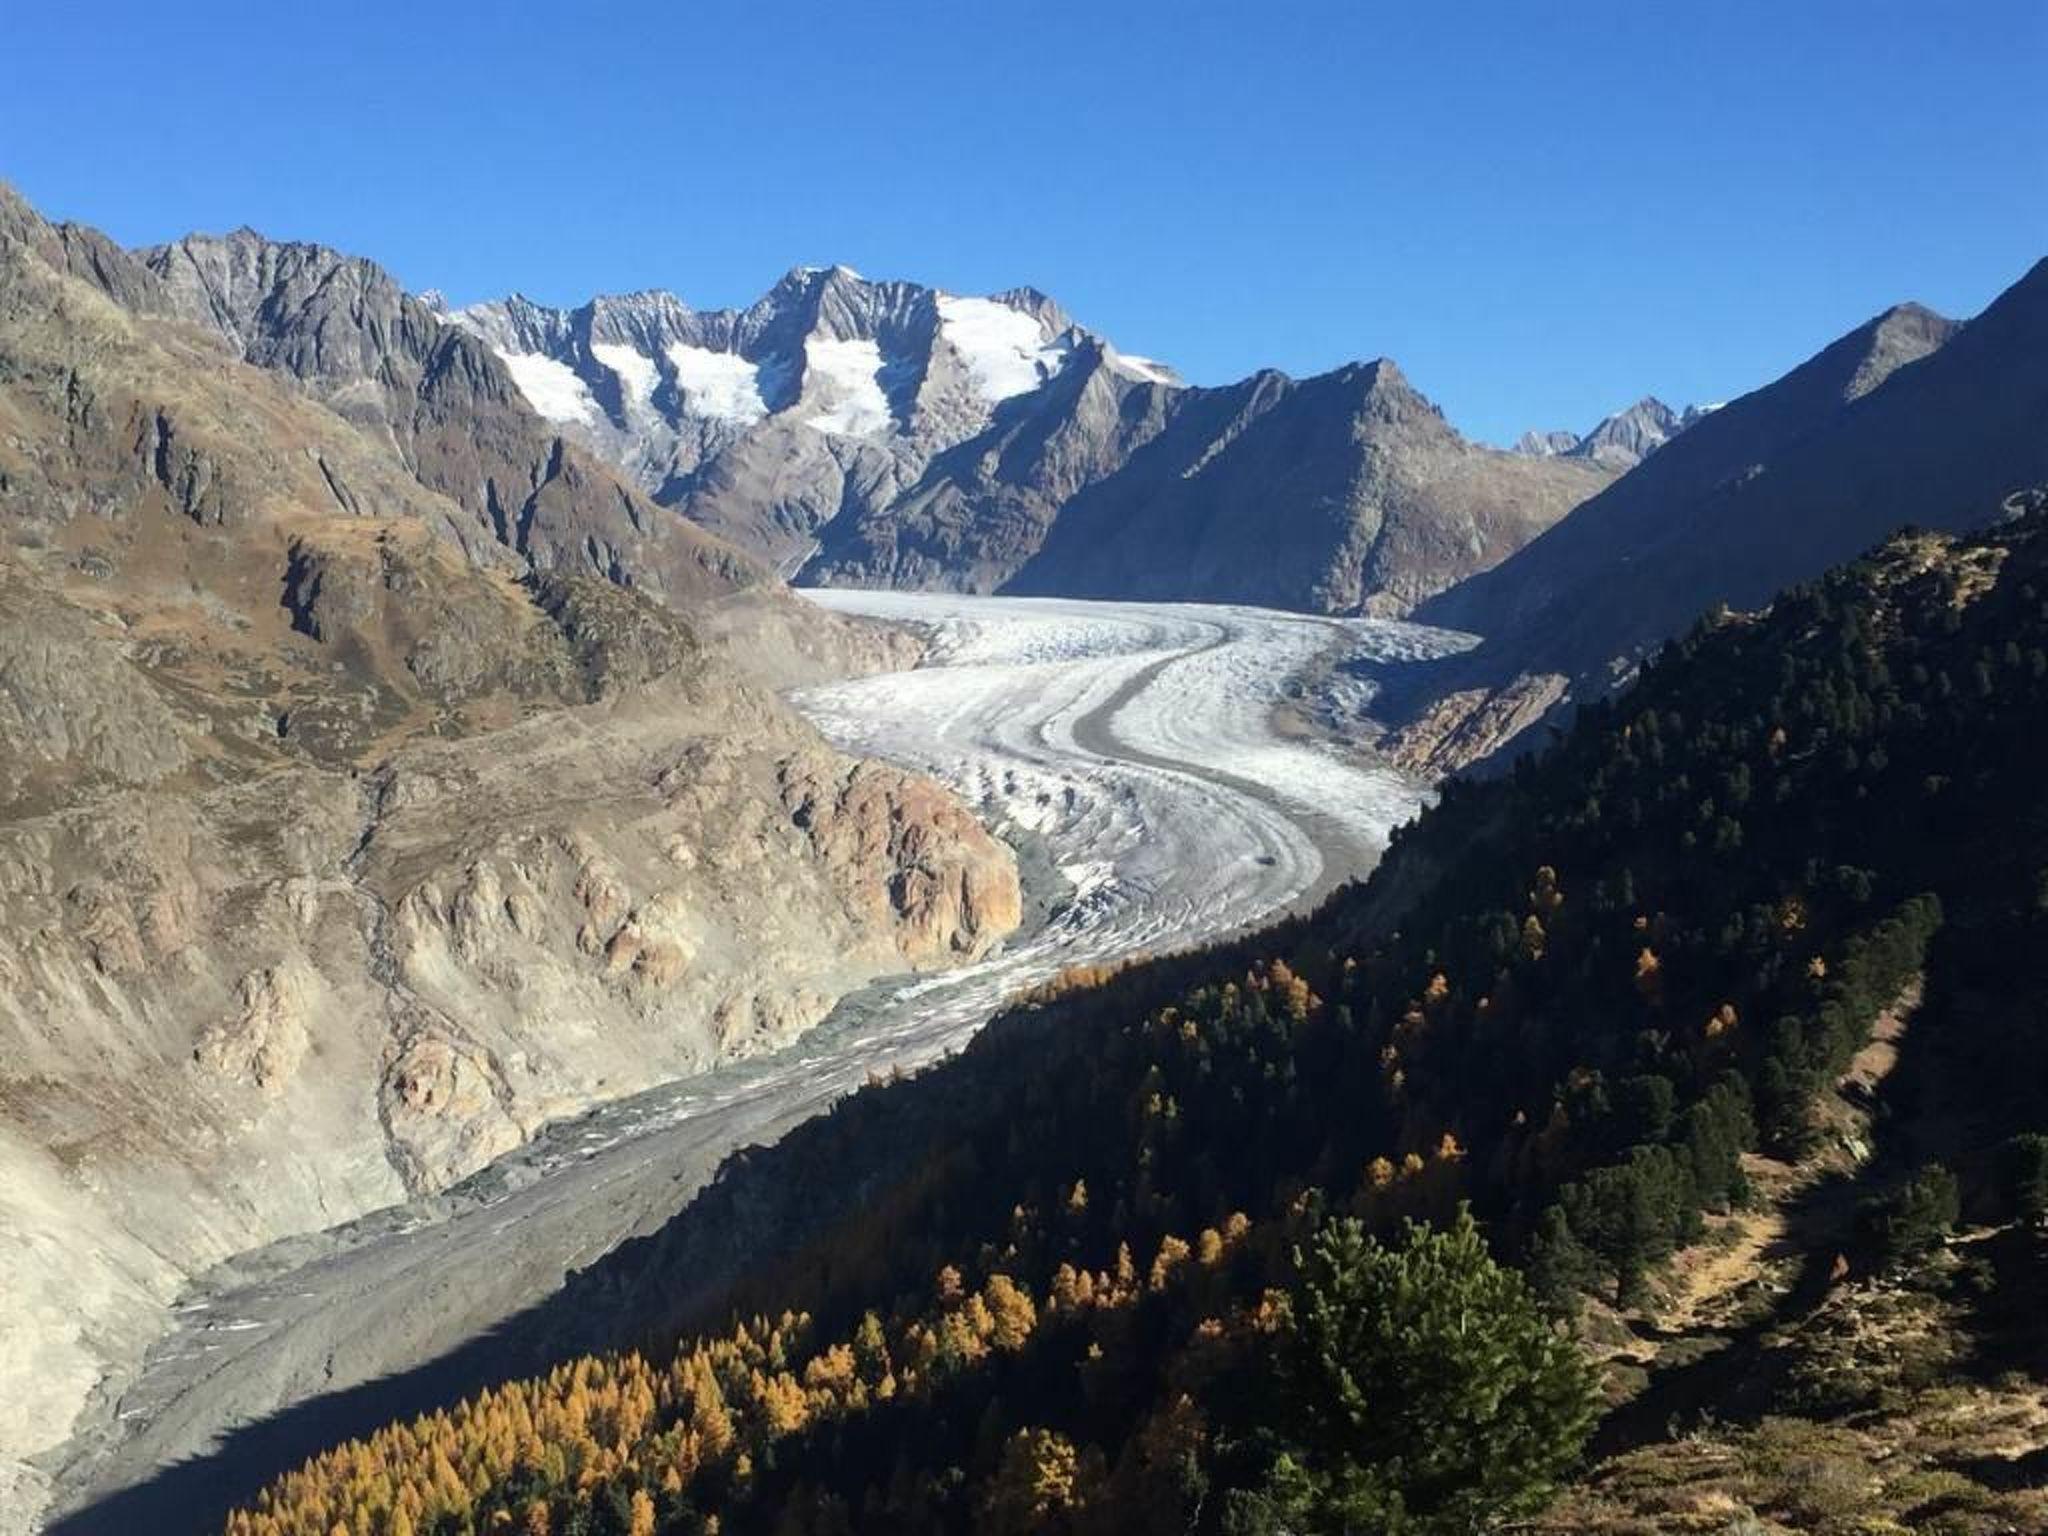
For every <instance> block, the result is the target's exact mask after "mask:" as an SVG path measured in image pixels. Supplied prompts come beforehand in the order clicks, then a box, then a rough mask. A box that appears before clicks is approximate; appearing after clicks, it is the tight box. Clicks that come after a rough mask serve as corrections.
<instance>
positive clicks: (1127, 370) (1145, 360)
mask: <svg viewBox="0 0 2048 1536" xmlns="http://www.w3.org/2000/svg"><path fill="white" fill-rule="evenodd" d="M1109 366H1110V367H1112V368H1114V369H1116V371H1117V372H1118V373H1121V374H1125V375H1127V376H1128V377H1130V378H1134V379H1143V380H1144V381H1145V382H1146V383H1147V384H1178V383H1179V382H1180V377H1179V375H1178V374H1176V373H1175V372H1174V371H1173V370H1172V369H1171V368H1169V367H1167V366H1166V364H1164V363H1158V362H1154V361H1153V360H1152V359H1151V358H1149V357H1138V356H1136V355H1135V354H1133V353H1130V352H1118V351H1115V350H1113V349H1112V350H1111V352H1110V354H1109Z"/></svg>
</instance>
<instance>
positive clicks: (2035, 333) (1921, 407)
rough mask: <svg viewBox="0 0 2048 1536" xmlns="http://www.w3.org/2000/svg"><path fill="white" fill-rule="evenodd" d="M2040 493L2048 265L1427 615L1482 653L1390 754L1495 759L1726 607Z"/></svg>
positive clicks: (1886, 328)
mask: <svg viewBox="0 0 2048 1536" xmlns="http://www.w3.org/2000/svg"><path fill="white" fill-rule="evenodd" d="M2044 483H2048V262H2044V263H2042V264H2039V265H2037V266H2035V267H2034V268H2033V269H2032V270H2031V271H2030V272H2028V273H2027V274H2026V276H2025V277H2023V278H2022V279H2021V280H2020V281H2019V282H2017V283H2015V284H2014V285H2013V286H2012V287H2011V288H2010V289H2008V290H2007V291H2006V292H2005V293H2004V294H2003V295H2001V296H2000V297H1999V298H1998V300H1997V301H1996V302H1994V303H1993V304H1992V305H1991V306H1990V308H1988V309H1987V310H1986V311H1985V312H1984V313H1983V314H1982V315H1980V316H1978V317H1977V318H1976V319H1975V320H1972V321H1970V322H1968V323H1967V324H1964V325H1958V324H1957V323H1956V322H1954V321H1951V320H1947V319H1944V318H1943V317H1941V316H1939V315H1937V314H1934V313H1933V312H1932V311H1930V310H1927V309H1925V308H1922V307H1921V306H1919V305H1915V304H1906V305H1901V306H1899V307H1897V308H1894V309H1891V310H1888V311H1886V312H1885V313H1884V314H1881V315H1879V316H1877V317H1875V318H1874V319H1872V320H1870V321H1869V322H1867V323H1866V324H1864V325H1862V326H1859V327H1857V329H1855V330H1854V331H1852V332H1850V333H1849V334H1847V335H1846V336H1844V337H1842V338H1841V339H1840V340H1838V341H1836V342H1835V343H1833V344H1832V345H1831V346H1829V347H1827V348H1826V349H1825V350H1823V351H1822V352H1820V353H1819V354H1818V355H1816V356H1815V357H1813V358H1812V359H1810V360H1809V361H1807V362H1806V363H1804V364H1802V365H1800V366H1799V367H1798V368H1795V369H1794V370H1792V372H1790V373H1788V374H1786V375H1785V376H1784V377H1783V378H1781V379H1779V380H1777V381H1776V382H1775V383H1772V384H1769V385H1767V386H1765V387H1764V388H1762V389H1759V390H1757V391H1755V392H1754V393H1752V394H1750V395H1746V396H1744V397H1743V398H1741V399H1739V400H1736V401H1733V402H1731V403H1729V404H1728V405H1727V406H1725V407H1723V408H1722V409H1720V410H1718V411H1715V412H1714V413H1713V414H1712V415H1710V416H1708V417H1707V418H1706V419H1705V420H1703V421H1701V422H1699V423H1698V424H1697V425H1695V426H1694V427H1692V428H1691V429H1690V430H1688V431H1687V432H1685V433H1684V434H1683V435H1682V436H1681V437H1679V438H1677V439H1675V440H1674V441H1672V442H1671V443H1669V444H1668V445H1666V446H1665V447H1663V448H1661V449H1659V450H1658V451H1657V452H1656V453H1655V454H1653V455H1652V456H1651V457H1650V458H1648V459H1646V460H1645V461H1644V462H1643V463H1642V465H1641V466H1640V467H1639V468H1637V469H1636V470H1634V471H1633V472H1631V473H1630V474H1629V475H1627V476H1626V477H1625V478H1623V479H1622V480H1620V481H1619V482H1617V483H1616V484H1615V485H1614V486H1612V487H1611V488H1609V489H1608V490H1607V491H1606V492H1604V493H1603V494H1602V495H1600V496H1597V497H1595V498H1593V499H1592V500H1590V501H1588V502H1587V503H1586V504H1585V505H1583V506H1581V507H1580V508H1578V509H1577V510H1576V511H1575V512H1573V513H1572V515H1571V516H1570V517H1568V518H1566V519H1565V520H1564V521H1563V522H1561V523H1559V524H1558V526H1557V527H1555V528H1553V529H1552V530H1550V532H1548V533H1547V534H1545V535H1544V536H1543V537H1541V538H1539V539H1537V540H1535V541H1534V542H1533V543H1531V544H1530V545H1529V546H1528V547H1527V548H1525V549H1523V550H1522V551H1521V552H1520V553H1519V554H1517V555H1515V556H1514V557H1513V558H1511V559H1509V560H1507V561H1505V562H1503V563H1502V564H1501V565H1500V566H1499V567H1497V568H1496V569H1494V570H1492V571H1490V572H1486V573H1483V574H1481V575H1478V576H1475V577H1473V578H1472V579H1470V580H1468V581H1466V582H1463V583H1461V584H1460V585H1459V586H1457V587H1455V588H1453V589H1452V590H1450V591H1448V592H1446V593H1444V594H1443V595H1441V596H1440V597H1437V598H1435V599H1433V600H1432V601H1430V602H1428V603H1426V604H1424V605H1423V606H1422V608H1421V610H1420V612H1419V614H1418V617H1421V618H1423V619H1425V620H1427V621H1429V622H1433V623H1439V624H1446V625H1451V626H1454V627H1464V628H1471V629H1475V630H1477V631H1478V632H1480V633H1481V634H1483V635H1484V636H1485V637H1486V644H1484V645H1483V646H1481V647H1480V648H1479V649H1478V650H1476V651H1474V652H1472V653H1470V654H1469V655H1468V656H1466V657H1463V658H1460V659H1459V660H1458V661H1457V662H1455V663H1453V664H1452V665H1450V666H1449V667H1447V668H1446V669H1445V672H1444V675H1443V676H1442V677H1441V678H1440V679H1438V680H1437V682H1436V684H1435V686H1434V688H1433V690H1432V694H1431V697H1430V698H1429V699H1427V700H1423V701H1418V702H1417V704H1416V706H1415V708H1416V715H1415V718H1414V719H1413V720H1412V721H1411V724H1410V726H1409V727H1408V729H1407V730H1406V732H1405V733H1404V734H1403V735H1402V737H1401V738H1400V745H1401V748H1402V750H1403V751H1404V752H1405V753H1406V754H1407V755H1408V756H1409V757H1410V758H1411V759H1412V760H1414V761H1416V762H1418V763H1429V764H1433V765H1435V766H1438V767H1448V766H1454V765H1455V764H1457V763H1458V762H1461V761H1470V760H1472V759H1474V758H1476V757H1480V756H1484V755H1486V754H1487V753H1488V752H1490V751H1493V750H1496V749H1497V748H1499V747H1500V746H1501V745H1502V743H1503V742H1505V741H1507V740H1510V739H1512V738H1513V737H1514V736H1515V735H1516V734H1517V733H1518V732H1519V731H1520V730H1523V729H1526V728H1527V727H1528V726H1529V725H1530V724H1531V723H1533V721H1534V720H1535V719H1538V718H1541V717H1542V715H1543V714H1544V713H1545V712H1546V711H1548V710H1549V709H1551V708H1553V707H1554V706H1555V705H1556V704H1557V703H1558V702H1559V701H1560V700H1562V699H1564V698H1567V697H1580V698H1583V697H1587V696H1590V695H1591V694H1593V693H1597V692H1599V691H1601V690H1603V689H1605V688H1606V687H1608V686H1610V685H1611V683H1612V682H1613V680H1614V679H1615V678H1617V677H1618V676H1621V675H1624V674H1625V673H1626V672H1627V670H1628V669H1630V668H1631V667H1632V666H1633V665H1634V663H1635V661H1636V660H1637V659H1639V658H1640V657H1641V656H1642V655H1643V654H1644V652H1645V651H1646V650H1648V649H1649V648H1650V647H1652V646H1655V645H1656V644H1658V643H1660V642H1661V641H1662V640H1664V639H1665V638H1667V637H1669V636H1671V635H1673V634H1675V633H1677V632H1679V631H1680V630H1683V629H1684V628H1686V627H1687V626H1688V625H1690V624H1691V623H1692V622H1693V621H1694V620H1695V619H1696V618H1698V617H1699V616H1700V615H1702V614H1704V613H1706V612H1707V611H1708V610H1709V609H1711V608H1713V607H1715V606H1716V605H1718V604H1728V605H1730V606H1733V607H1737V608H1747V607H1753V606H1755V605H1757V604H1760V603H1762V602H1764V601H1766V600H1767V599H1768V598H1769V596H1770V594H1771V593H1772V592H1773V591H1774V590H1776V589H1778V588H1780V587H1783V586H1786V585H1789V584H1791V583H1794V582H1798V581H1801V580H1805V579H1807V578H1809V577H1811V576H1812V575H1814V574H1816V573H1818V572H1819V571H1821V570H1822V569H1824V568H1825V567H1826V566H1827V565H1828V564H1829V563H1830V562H1833V561H1838V560H1841V559H1844V558H1846V557H1847V556H1849V555H1850V554H1852V553H1853V552H1854V551H1855V550H1857V549H1859V548H1861V547H1863V546H1864V545H1866V544H1868V543H1870V542H1872V541H1873V540H1875V539H1876V538H1879V537H1881V536H1882V535H1883V534H1885V533H1886V532H1888V531H1890V530H1891V529H1893V528H1895V527H1897V526H1899V525H1900V524H1902V523H1905V522H1908V521H1916V522H1920V523H1923V524H1932V525H1934V526H1937V527H1940V528H1944V529H1964V528H1969V527H1973V526H1977V525H1981V524H1983V523H1985V522H1988V521H1990V520H1992V519H1994V518H1997V517H1998V516H2000V515H2001V514H2002V513H2003V512H2004V511H2005V510H2007V509H2008V508H2010V507H2012V506H2014V505H2017V504H2018V501H2017V500H2016V498H2022V497H2024V495H2025V494H2026V493H2027V492H2029V491H2030V490H2031V489H2032V488H2034V487H2038V486H2040V485H2042V484H2044Z"/></svg>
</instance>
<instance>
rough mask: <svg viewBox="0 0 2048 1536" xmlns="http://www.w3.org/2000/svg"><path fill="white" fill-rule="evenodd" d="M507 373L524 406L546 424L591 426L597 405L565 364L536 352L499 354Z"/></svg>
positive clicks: (595, 419) (580, 381)
mask: <svg viewBox="0 0 2048 1536" xmlns="http://www.w3.org/2000/svg"><path fill="white" fill-rule="evenodd" d="M498 356H499V357H501V358H503V359H504V360H505V366H506V367H507V368H508V369H510V370H511V373H512V382H513V383H514V384H517V385H518V386H519V392H520V393H521V394H522V395H524V396H526V400H527V403H528V404H529V405H531V406H532V407H533V408H534V409H535V410H536V411H539V412H540V413H541V415H543V416H545V417H547V419H548V420H549V421H580V422H583V423H584V424H586V425H591V426H594V425H595V424H596V423H597V420H598V414H599V413H598V409H597V402H596V401H595V400H593V399H591V398H590V390H589V389H588V388H587V387H586V386H585V384H584V382H583V381H582V380H581V379H579V378H577V377H576V370H575V369H573V368H571V367H570V366H569V365H568V364H567V363H558V362H556V361H555V360H554V359H553V358H552V357H547V356H544V355H543V354H541V353H539V352H500V353H499V354H498Z"/></svg>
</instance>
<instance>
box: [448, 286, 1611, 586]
mask: <svg viewBox="0 0 2048 1536" xmlns="http://www.w3.org/2000/svg"><path fill="white" fill-rule="evenodd" d="M450 318H452V319H455V320H457V321H458V322H459V323H461V324H463V325H465V326H467V327H468V328H469V329H470V330H472V331H473V332H475V333H476V334H477V335H478V336H479V337H481V338H483V339H484V340H485V341H487V342H488V343H489V344H490V346H491V348H492V349H493V350H494V351H495V352H496V353H497V354H498V355H499V356H500V357H501V358H502V359H503V360H504V362H505V364H506V366H507V367H508V368H509V369H510V371H511V373H512V375H513V377H515V378H516V379H517V380H518V381H519V384H520V387H521V388H522V389H523V390H524V391H525V393H526V395H527V396H528V398H529V399H530V400H531V402H532V403H533V404H534V405H535V406H536V408H538V409H539V410H541V411H542V412H543V413H545V414H547V415H548V416H549V417H551V418H552V419H553V420H555V421H556V422H558V423H559V424H560V426H561V429H562V430H563V431H564V432H565V433H567V434H570V435H572V436H575V437H577V438H578V439H580V440H581V441H583V442H585V443H588V444H589V445H591V446H592V447H593V448H594V449H595V450H596V451H598V452H599V453H601V454H602V455H604V456H605V457H607V458H608V459H610V460H611V461H612V462H614V463H616V464H618V465H620V466H621V467H623V468H624V469H625V470H627V471H628V472H629V473H630V474H631V476H632V477H633V478H634V479H635V480H636V481H637V482H638V483H639V485H640V486H641V488H642V489H644V490H646V491H648V492H649V493H650V494H652V495H653V496H654V497H655V499H656V500H658V501H660V502H662V503H664V504H666V505H670V506H673V507H675V508H676V509H678V510H679V511H681V512H683V513H684V514H685V515H687V516H688V517H689V518H691V519H692V520H694V521H696V522H697V523H700V524H702V525H703V526H704V527H706V528H708V529H710V530H712V531H713V532H715V533H717V534H719V535H720V536H721V537H724V538H727V539H729V540H730V541H731V542H733V543H734V544H737V545H739V546H740V547H742V548H745V549H748V550H751V551H753V552H755V553H756V554H758V555H760V556H761V557H762V558H763V559H765V560H767V561H769V562H770V563H773V564H775V565H777V566H778V567H780V568H781V569H783V570H786V571H794V572H797V573H798V575H797V579H798V580H800V581H802V582H806V583H815V584H822V585H861V586H897V587H913V588H944V589H952V590H966V591H977V592H993V591H1020V592H1044V593H1059V594H1064V595H1071V596H1082V595H1086V596H1111V597H1167V598H1206V599H1218V600H1228V599H1239V600H1249V601H1258V602H1266V603H1274V604H1278V605H1280V606H1284V607H1294V608H1310V609H1318V610H1325V611H1349V612H1356V611H1365V612H1373V613H1401V612H1404V611H1406V609H1407V608H1408V607H1410V606H1412V605H1413V604H1414V603H1415V602H1416V601H1418V600H1419V599H1420V598H1421V597H1423V596H1426V595H1428V594H1429V593H1432V592H1435V591H1438V590H1440V589H1441V588H1443V587H1444V586H1447V585H1449V584H1450V583H1452V582H1454V581H1456V580H1458V579H1459V578H1460V577H1462V576H1465V575H1468V574H1470V573H1471V572H1473V571H1475V570H1481V569H1484V568H1485V567H1486V566H1488V565H1491V564H1492V563H1493V562H1495V561H1497V560H1499V559H1500V558H1502V557H1503V556H1504V555H1506V554H1507V553H1508V552H1509V551H1511V550H1513V549H1515V548H1517V547H1519V545H1520V544H1521V543H1523V542H1525V541H1526V540H1527V539H1528V538H1529V537H1531V536H1532V535H1533V534H1535V533H1536V532H1538V531H1540V530H1541V529H1542V528H1545V527H1547V526H1549V524H1550V523H1551V522H1554V521H1555V520H1556V519H1557V518H1558V517H1560V516H1562V515H1563V513H1564V512H1565V510H1567V509H1568V508H1569V507H1570V506H1572V505H1573V504H1575V503H1576V502H1578V501H1580V500H1582V499H1584V498H1585V497H1586V496H1589V495H1591V494H1592V493H1593V492H1594V491H1596V490H1598V489H1599V488H1600V487H1601V486H1603V485H1604V484H1605V483H1606V482H1607V480H1608V479H1609V478H1611V477H1612V475H1613V473H1615V472H1616V470H1617V468H1618V467H1620V461H1619V460H1618V459H1615V458H1613V457H1612V456H1611V455H1606V454H1602V455H1594V454H1590V453H1589V454H1584V455H1571V456H1568V457H1566V458H1565V459H1564V460H1563V461H1562V462H1558V463H1548V464H1546V463H1536V462H1532V461H1531V460H1529V459H1528V458H1527V457H1524V456H1514V455H1508V454H1502V453H1496V452H1494V451H1492V450H1490V449H1485V448H1481V447H1479V446H1477V445H1475V444H1470V443H1467V442H1465V441H1464V440H1463V439H1462V438H1460V437H1458V435H1457V434H1456V433H1455V432H1453V431H1451V429H1450V428H1449V427H1448V426H1447V425H1445V423H1444V422H1443V420H1442V417H1441V415H1440V413H1438V412H1437V411H1436V409H1435V408H1434V407H1433V406H1431V405H1430V404H1429V403H1428V402H1427V401H1426V400H1424V399H1422V397H1421V396H1420V395H1418V394H1416V393H1415V392H1414V391H1413V390H1412V389H1411V388H1409V387H1408V386H1407V385H1406V383H1405V382H1404V381H1401V380H1400V378H1399V376H1398V374H1397V373H1396V372H1395V371H1394V369H1393V367H1392V365H1391V364H1388V363H1384V362H1382V363H1378V364H1372V365H1360V366H1355V367H1351V368H1346V369H1340V370H1338V371H1337V372H1335V373H1332V374H1328V375H1324V376H1322V377H1320V378H1316V379H1309V380H1303V381H1295V380H1291V379H1288V378H1286V377H1285V376H1284V375H1281V374H1277V373H1261V374H1258V375H1255V376H1254V377H1252V378H1250V379H1247V380H1245V381H1243V382H1242V383H1240V384H1236V385H1232V386H1229V387H1227V388H1224V389H1214V390H1211V389H1190V388H1186V387H1184V386H1182V385H1181V384H1180V383H1179V381H1178V380H1177V379H1176V378H1175V377H1174V376H1173V375H1172V374H1171V373H1170V372H1168V371H1167V370H1165V369H1163V368H1161V367H1160V366H1159V365H1158V364H1156V363H1152V362H1150V361H1147V360H1145V359H1142V358H1133V357H1129V356H1126V355H1125V354H1122V353H1120V352H1118V351H1117V350H1116V348H1115V347H1113V346H1112V345H1110V344H1109V343H1108V342H1107V341H1105V340H1104V339H1103V338H1101V337H1100V336H1097V335H1094V334H1093V333H1091V332H1089V331H1086V330H1084V329H1082V328H1081V327H1079V326H1076V325H1075V324H1074V323H1073V322H1072V320H1071V319H1070V318H1069V317H1068V316H1067V315H1066V314H1065V313H1064V312H1063V311H1061V310H1060V309H1059V308H1058V306H1057V305H1055V304H1053V303H1052V301H1051V300H1049V299H1047V298H1045V296H1044V295H1042V294H1038V293H1036V292H1033V291H1031V290H1017V291H1014V292H1011V293H1005V294H998V295H995V296H994V297H992V298H985V299H982V298H962V297H957V296H955V295H951V294H944V293H939V292H937V291H935V290H932V289H929V288H923V287H919V286H917V285H915V284H909V283H893V282H892V283H876V282H869V281H867V280H866V279H863V278H861V277H859V276H858V275H857V274H854V273H851V272H849V271H847V270H846V269H845V268H838V267H835V268H830V269H800V270H798V271H796V272H792V273H791V274H790V275H789V276H788V277H786V278H784V279H783V281H782V282H781V283H779V284H778V285H777V286H776V287H775V288H774V289H773V290H772V291H771V292H770V293H769V294H767V295H766V296H765V297H764V298H762V299H761V300H760V301H759V302H758V303H756V304H754V305H752V306H750V307H749V308H747V309H744V310H737V311H730V310H728V311H716V312H708V313H700V312H697V311H694V310H691V309H689V308H688V307H687V306H686V305H684V304H683V303H682V302H681V301H680V300H678V299H676V298H674V297H673V296H672V295H669V294H665V293H647V294H635V295H629V296H626V297H623V298H611V299H598V300H595V301H593V302H592V303H590V304H587V305H585V306H583V307H582V308H581V309H577V310H574V311H561V310H549V309H544V308H541V307H539V306H537V305H534V304H531V303H529V302H527V301H526V300H523V299H517V298H515V299H511V300H507V301H504V302H502V303H492V304H483V305H477V306H474V307H472V308H469V309H466V310H462V311H459V312H456V313H455V314H453V315H451V317H450ZM1176 477H1177V478H1176Z"/></svg>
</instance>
